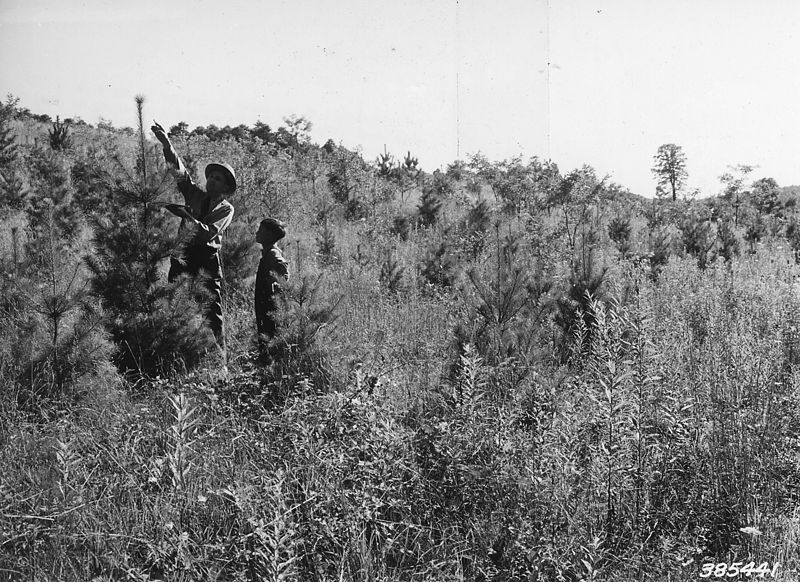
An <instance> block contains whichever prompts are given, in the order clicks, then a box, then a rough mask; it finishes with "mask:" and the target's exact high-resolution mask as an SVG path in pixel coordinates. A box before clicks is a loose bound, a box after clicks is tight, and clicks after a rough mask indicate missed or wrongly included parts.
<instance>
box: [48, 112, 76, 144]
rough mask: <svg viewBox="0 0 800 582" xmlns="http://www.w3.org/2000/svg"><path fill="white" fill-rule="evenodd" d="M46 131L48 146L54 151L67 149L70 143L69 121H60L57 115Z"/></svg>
mask: <svg viewBox="0 0 800 582" xmlns="http://www.w3.org/2000/svg"><path fill="white" fill-rule="evenodd" d="M47 133H48V134H49V135H50V147H51V148H53V149H54V150H56V151H61V150H65V149H67V148H68V147H69V146H70V144H71V143H72V138H71V137H70V135H69V121H65V122H63V123H62V122H61V119H60V118H59V117H58V116H56V120H55V121H54V122H53V128H52V129H48V130H47Z"/></svg>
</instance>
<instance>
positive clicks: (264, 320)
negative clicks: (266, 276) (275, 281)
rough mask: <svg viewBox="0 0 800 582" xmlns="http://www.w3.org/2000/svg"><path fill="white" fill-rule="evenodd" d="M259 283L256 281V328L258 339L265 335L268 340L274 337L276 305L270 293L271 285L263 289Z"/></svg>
mask: <svg viewBox="0 0 800 582" xmlns="http://www.w3.org/2000/svg"><path fill="white" fill-rule="evenodd" d="M259 283H260V281H256V296H255V308H256V329H257V330H258V336H259V339H260V338H261V337H262V336H266V339H267V340H270V339H272V338H273V337H275V310H276V309H277V308H278V306H277V305H276V304H275V297H274V295H273V294H272V288H271V287H272V285H270V286H269V288H268V289H265V288H263V287H262V286H261V285H259Z"/></svg>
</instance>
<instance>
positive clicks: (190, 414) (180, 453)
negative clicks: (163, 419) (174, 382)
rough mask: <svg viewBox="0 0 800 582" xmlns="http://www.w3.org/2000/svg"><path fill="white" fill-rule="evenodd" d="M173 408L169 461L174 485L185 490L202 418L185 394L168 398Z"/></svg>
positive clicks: (168, 434) (168, 439) (169, 433)
mask: <svg viewBox="0 0 800 582" xmlns="http://www.w3.org/2000/svg"><path fill="white" fill-rule="evenodd" d="M168 401H169V403H170V405H171V406H172V414H173V418H174V422H173V423H172V425H171V426H170V427H169V430H168V433H167V442H168V443H169V450H168V451H167V460H168V462H169V468H170V471H171V472H172V484H173V486H174V487H175V488H177V489H181V490H183V489H185V488H186V484H187V481H188V477H189V473H190V471H191V468H192V463H191V460H190V458H189V457H190V455H191V452H192V451H191V446H192V445H193V444H194V442H195V440H196V439H195V437H196V434H197V425H198V424H199V422H200V418H199V417H198V415H197V408H196V407H194V406H192V404H191V402H189V398H188V397H187V396H186V394H184V393H183V392H181V393H179V394H178V395H177V396H170V397H168Z"/></svg>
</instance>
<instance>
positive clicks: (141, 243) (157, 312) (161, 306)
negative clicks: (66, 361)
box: [87, 97, 214, 376]
mask: <svg viewBox="0 0 800 582" xmlns="http://www.w3.org/2000/svg"><path fill="white" fill-rule="evenodd" d="M143 102H144V99H143V98H138V97H137V99H136V104H137V110H138V113H139V131H140V132H142V135H143V132H144V126H143V123H142V104H143ZM155 156H156V154H155V152H154V151H153V150H149V149H148V148H147V147H146V146H145V142H144V140H140V150H139V152H138V156H137V160H136V164H135V169H128V168H127V167H125V165H124V163H123V162H122V161H121V160H118V162H119V170H120V172H121V173H122V175H123V176H122V178H121V179H119V180H115V181H114V184H113V185H112V186H111V196H112V199H113V200H114V204H112V205H111V209H110V211H109V213H108V216H106V217H101V216H95V217H93V219H92V223H93V227H94V244H95V249H96V253H95V255H94V256H92V257H90V258H89V259H88V261H87V264H88V266H89V269H90V270H91V273H92V288H93V290H94V292H95V294H96V295H97V296H98V297H100V299H101V300H102V303H103V306H104V309H105V311H106V315H107V319H106V325H107V327H108V329H109V331H110V333H111V335H112V337H113V339H114V341H115V343H116V345H117V346H118V351H117V357H116V363H117V365H118V367H119V368H120V369H122V370H123V371H125V372H133V373H136V374H138V375H141V376H153V375H156V374H168V373H170V372H173V371H176V370H178V369H181V368H192V367H194V366H196V365H197V364H199V362H200V361H201V360H202V357H203V355H204V354H205V353H206V352H207V351H209V350H210V349H212V347H213V345H214V340H213V337H212V336H211V334H210V332H209V331H208V330H207V326H204V325H203V317H202V311H201V309H200V307H199V304H198V301H197V299H198V296H202V293H203V290H202V285H201V284H199V283H198V282H196V281H193V280H192V281H189V282H187V281H186V280H179V281H178V282H177V283H175V284H167V283H166V282H164V281H162V280H161V273H162V271H163V268H162V263H163V261H164V260H166V258H167V257H169V256H170V254H171V253H172V252H173V251H174V250H175V249H176V248H177V246H178V244H179V241H178V240H177V239H176V238H175V237H171V236H170V235H169V234H168V233H169V232H170V231H173V232H174V230H175V225H174V221H172V220H171V218H170V217H168V215H167V214H166V213H164V212H160V211H159V210H158V208H159V206H160V205H161V203H162V201H163V199H164V194H165V189H164V184H165V182H166V175H165V174H163V173H162V174H159V173H157V172H152V171H149V168H150V167H151V166H154V165H155V164H154V158H155Z"/></svg>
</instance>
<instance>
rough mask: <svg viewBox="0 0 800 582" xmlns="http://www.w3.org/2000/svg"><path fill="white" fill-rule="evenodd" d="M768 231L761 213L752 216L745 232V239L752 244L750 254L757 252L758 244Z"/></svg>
mask: <svg viewBox="0 0 800 582" xmlns="http://www.w3.org/2000/svg"><path fill="white" fill-rule="evenodd" d="M766 233H767V226H766V224H764V218H763V215H761V214H756V215H755V216H754V217H752V218H751V219H750V220H749V221H748V224H747V229H746V230H745V233H744V239H745V240H746V241H747V243H748V245H749V246H750V254H754V253H755V252H756V244H758V243H759V242H761V239H762V238H763V237H764V235H765V234H766Z"/></svg>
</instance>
